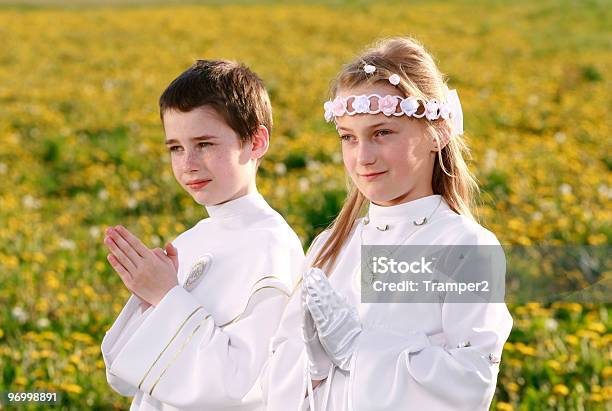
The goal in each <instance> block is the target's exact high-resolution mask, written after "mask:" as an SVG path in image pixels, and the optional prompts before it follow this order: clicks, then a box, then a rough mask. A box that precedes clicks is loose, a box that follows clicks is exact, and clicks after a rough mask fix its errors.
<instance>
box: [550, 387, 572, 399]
mask: <svg viewBox="0 0 612 411" xmlns="http://www.w3.org/2000/svg"><path fill="white" fill-rule="evenodd" d="M553 393H555V394H557V395H562V396H564V397H565V396H566V395H567V394H569V388H567V387H566V386H565V385H563V384H557V385H555V386H554V387H553Z"/></svg>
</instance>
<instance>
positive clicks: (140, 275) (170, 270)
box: [104, 225, 178, 306]
mask: <svg viewBox="0 0 612 411" xmlns="http://www.w3.org/2000/svg"><path fill="white" fill-rule="evenodd" d="M105 234H106V236H105V237H104V244H105V245H106V247H107V248H108V249H109V251H110V254H109V255H108V256H107V259H108V261H109V263H110V264H111V266H112V267H113V269H114V270H115V271H116V272H117V274H119V277H121V280H122V281H123V284H125V286H126V287H127V289H128V290H130V292H132V293H133V294H135V295H136V296H138V297H139V298H140V299H141V300H143V301H145V302H147V303H148V304H151V305H153V306H156V305H157V304H159V302H160V301H161V300H162V298H164V296H165V295H166V294H167V293H168V291H170V290H171V289H172V288H174V287H175V286H177V285H178V279H177V273H178V250H177V249H176V248H174V246H172V244H167V245H166V246H165V247H164V249H163V250H162V249H161V248H154V249H149V248H147V247H146V246H145V245H144V244H143V243H142V242H141V241H140V240H139V239H138V238H137V237H136V236H135V235H133V234H132V233H130V232H129V231H128V230H127V229H126V228H125V227H123V226H121V225H118V226H115V227H109V228H108V229H107V230H106V233H105Z"/></svg>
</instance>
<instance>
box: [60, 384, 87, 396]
mask: <svg viewBox="0 0 612 411" xmlns="http://www.w3.org/2000/svg"><path fill="white" fill-rule="evenodd" d="M60 388H61V389H62V390H63V391H66V392H68V393H70V394H80V393H82V392H83V388H81V387H80V386H79V385H76V384H61V385H60Z"/></svg>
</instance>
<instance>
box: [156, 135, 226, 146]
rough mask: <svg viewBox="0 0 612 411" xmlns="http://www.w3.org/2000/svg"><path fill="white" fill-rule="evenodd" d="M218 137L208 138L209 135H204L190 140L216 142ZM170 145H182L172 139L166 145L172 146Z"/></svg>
mask: <svg viewBox="0 0 612 411" xmlns="http://www.w3.org/2000/svg"><path fill="white" fill-rule="evenodd" d="M216 138H217V137H216V136H208V135H204V136H197V137H191V138H190V139H189V140H191V141H204V140H214V139H216ZM170 144H180V141H178V140H176V139H174V138H172V139H170V140H166V145H170Z"/></svg>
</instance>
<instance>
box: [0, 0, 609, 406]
mask: <svg viewBox="0 0 612 411" xmlns="http://www.w3.org/2000/svg"><path fill="white" fill-rule="evenodd" d="M158 3H161V2H150V1H149V2H148V1H144V0H143V1H136V0H134V1H131V2H121V1H112V2H110V3H108V2H102V1H97V2H96V1H63V2H57V1H47V0H39V1H35V0H33V1H30V2H28V3H17V2H13V3H10V2H4V1H2V2H0V38H1V39H2V43H3V44H2V46H0V391H34V390H38V391H55V392H61V393H62V403H61V408H62V409H74V410H85V409H95V410H109V409H128V408H129V402H130V401H129V399H126V398H122V397H120V396H119V395H117V394H116V393H114V392H113V391H111V389H110V388H109V387H108V386H107V384H106V380H105V375H104V364H103V362H102V358H101V354H100V349H99V344H100V342H101V340H102V337H103V335H104V332H105V330H107V329H108V328H109V327H110V325H111V323H112V321H113V319H114V318H115V317H116V315H117V314H118V312H119V311H120V309H121V307H122V306H123V304H124V302H125V301H126V300H127V297H128V292H127V291H126V290H125V289H124V287H123V286H122V283H121V281H120V279H119V278H118V276H117V275H115V274H114V273H113V271H112V269H111V267H110V266H109V265H108V264H107V262H106V259H105V255H106V251H105V248H104V247H103V244H102V238H103V231H104V229H105V227H107V226H109V225H114V224H117V223H122V224H125V225H126V226H127V227H128V228H130V229H131V230H133V231H134V232H135V233H137V234H138V235H139V236H140V237H141V238H143V239H144V241H145V242H146V243H147V244H148V245H150V246H159V245H163V244H165V243H166V242H167V241H170V240H172V239H173V238H174V237H175V236H176V235H177V234H178V233H180V232H182V231H183V230H185V229H186V228H188V227H190V226H192V225H193V224H194V223H195V222H197V221H198V220H199V219H201V218H203V217H204V216H205V211H204V209H203V207H201V206H198V205H197V204H195V203H194V202H193V201H192V200H191V198H190V197H188V196H187V194H185V193H184V192H182V191H181V190H180V188H179V186H178V185H177V184H176V183H175V181H174V179H173V176H172V174H171V170H170V165H169V156H168V153H167V152H166V149H165V147H164V144H163V133H162V129H161V126H160V122H159V118H158V109H157V99H158V96H159V94H160V93H161V91H162V90H163V89H164V88H165V87H166V85H167V84H168V83H169V82H170V81H171V80H172V79H173V78H174V77H175V76H176V75H178V74H179V73H180V72H182V71H183V70H184V69H186V68H187V67H188V66H189V65H190V64H191V63H192V62H193V61H194V59H197V58H228V59H235V60H239V61H242V62H244V63H246V64H248V65H249V66H251V67H252V68H253V69H254V70H255V71H256V72H257V73H259V74H260V75H261V76H262V77H263V78H264V79H265V80H266V82H267V85H268V87H269V90H270V94H271V97H272V102H273V105H274V110H275V112H274V115H275V117H274V118H275V129H274V132H273V137H272V148H271V150H270V152H269V155H268V156H267V158H266V159H265V161H264V162H263V163H262V165H261V169H260V177H259V188H260V191H261V193H262V194H263V195H264V196H265V197H266V198H267V199H268V201H269V202H270V203H271V205H272V206H273V207H275V208H276V209H277V210H279V211H280V212H281V213H282V214H283V215H284V216H285V217H286V218H287V220H288V221H289V223H290V224H291V225H292V226H293V227H294V228H295V229H296V231H297V232H298V234H299V235H300V237H301V239H302V240H303V242H304V245H305V246H306V245H308V244H309V242H310V241H311V239H312V238H313V237H314V235H315V234H316V233H318V232H319V231H320V230H322V229H323V227H325V226H326V225H327V224H328V223H329V222H330V220H331V219H332V218H333V216H334V215H335V213H336V212H337V211H338V209H339V207H340V206H341V202H342V199H343V197H344V194H345V180H344V175H343V172H342V166H341V157H340V154H339V141H338V138H337V136H336V135H335V131H334V129H333V128H332V127H331V126H329V125H328V124H325V123H324V121H323V116H322V102H323V100H324V99H325V98H326V97H327V88H328V84H329V80H330V79H331V78H332V77H333V75H334V74H335V73H336V72H337V70H338V69H339V67H340V65H341V64H342V63H343V62H346V61H348V60H349V59H350V58H351V57H352V56H354V55H355V54H356V53H357V52H358V51H359V50H360V49H361V48H362V47H363V46H364V45H366V44H369V43H371V42H372V41H373V40H375V39H377V38H379V37H382V36H391V35H398V34H408V35H413V36H416V37H417V38H418V39H420V40H421V41H422V42H424V43H425V45H426V46H427V47H428V48H429V50H430V51H431V52H432V53H433V54H434V55H435V57H436V59H437V61H438V62H439V66H440V68H441V70H442V71H443V72H445V73H446V74H447V75H448V76H449V85H450V87H451V88H456V89H457V90H458V92H459V95H460V97H461V101H462V105H463V109H464V115H465V128H466V131H467V136H468V139H469V142H470V144H471V147H472V149H473V151H472V159H471V161H470V168H471V170H472V171H473V172H474V173H475V174H476V176H477V177H478V179H479V181H480V183H481V186H482V190H483V192H482V206H481V207H480V209H479V215H480V218H481V221H482V223H483V225H485V226H486V227H487V228H489V229H490V230H492V231H493V232H494V233H496V235H497V236H498V238H499V239H500V241H501V242H502V243H503V244H523V245H529V244H593V245H609V244H610V240H611V235H612V229H611V224H610V223H611V212H610V199H611V197H612V177H611V173H610V171H611V169H612V156H611V154H610V153H612V149H611V144H610V142H611V139H610V134H611V132H612V125H611V124H612V122H611V121H610V109H611V108H612V98H611V94H612V87H611V80H612V79H611V77H612V73H611V72H610V67H612V32H611V30H610V27H612V12H611V10H612V8H611V7H610V3H609V2H608V1H567V0H559V1H554V0H544V1H537V2H534V1H527V0H518V1H513V2H502V1H490V2H487V1H453V2H443V1H415V2H410V3H403V2H392V1H390V2H378V1H376V2H375V1H333V2H327V3H326V2H303V3H301V4H300V3H287V2H285V3H279V2H274V1H267V2H264V3H263V4H255V2H252V1H250V2H230V3H231V4H228V3H227V2H216V3H213V2H204V3H192V4H177V3H179V2H174V4H172V5H162V4H158ZM510 308H511V312H512V315H513V317H514V321H515V322H514V328H513V332H512V334H511V336H510V339H509V342H508V343H507V344H506V346H505V350H504V356H503V360H502V364H501V371H500V374H499V380H498V387H497V393H496V396H495V400H494V403H493V405H492V409H497V410H513V409H514V410H553V409H554V410H604V409H608V410H609V409H611V408H612V406H611V401H612V388H611V386H610V380H611V378H612V367H611V366H610V364H611V359H612V355H611V346H612V345H611V342H612V333H610V324H611V321H610V313H611V310H610V305H609V304H578V303H553V304H540V303H537V302H533V303H529V304H525V305H512V306H511V307H510ZM1 408H2V406H1V405H0V409H1ZM5 408H6V407H5ZM35 408H36V407H30V409H35ZM57 408H60V406H58V407H57Z"/></svg>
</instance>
